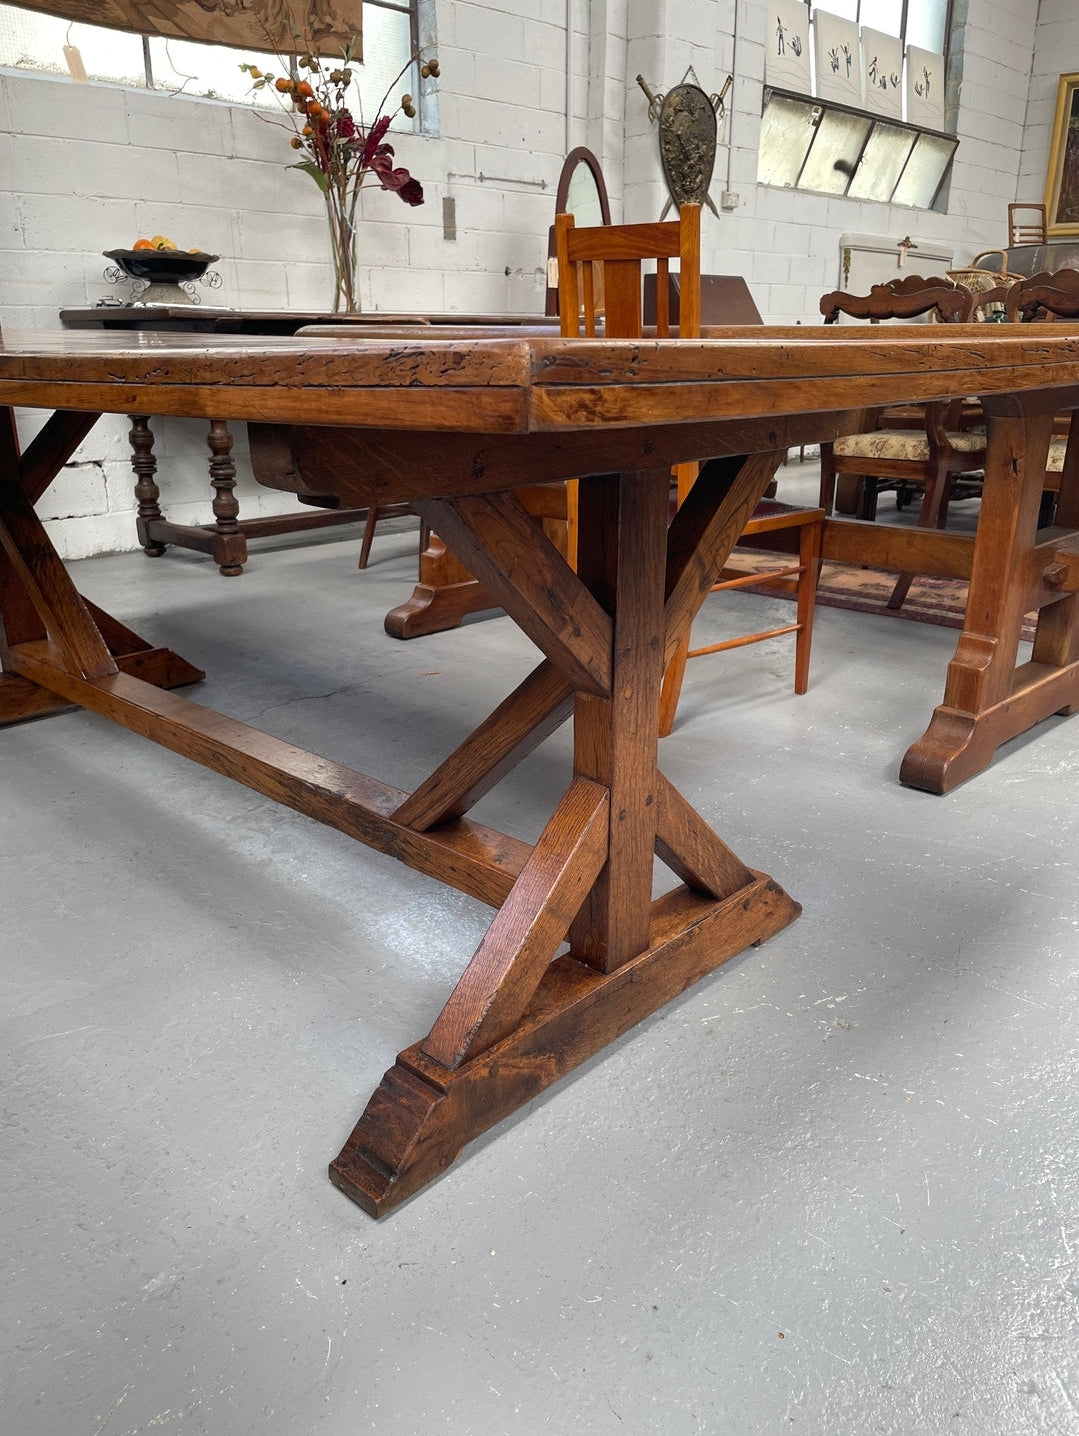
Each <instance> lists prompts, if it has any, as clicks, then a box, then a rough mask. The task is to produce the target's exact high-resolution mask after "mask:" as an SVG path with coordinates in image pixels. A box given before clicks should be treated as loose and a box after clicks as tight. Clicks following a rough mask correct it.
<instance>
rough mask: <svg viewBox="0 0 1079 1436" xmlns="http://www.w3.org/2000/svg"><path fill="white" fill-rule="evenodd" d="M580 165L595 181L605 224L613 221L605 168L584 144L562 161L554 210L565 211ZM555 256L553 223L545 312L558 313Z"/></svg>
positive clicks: (547, 313) (548, 313) (550, 238)
mask: <svg viewBox="0 0 1079 1436" xmlns="http://www.w3.org/2000/svg"><path fill="white" fill-rule="evenodd" d="M578 165H584V166H585V168H586V169H587V170H588V171H589V173H590V174H591V176H592V179H593V180H594V181H595V185H596V193H597V194H598V195H599V212H600V215H601V216H602V223H603V224H610V222H611V204H610V201H609V199H608V198H607V186H606V184H605V183H604V179H603V170H602V169H601V168H600V163H599V160H598V159H597V158H596V156H595V155H594V154H593V153H592V151H591V150H589V149H586V148H585V147H584V145H578V146H577V148H576V149H574V150H570V152H569V154H568V155H567V156H566V158H565V160H564V161H563V163H562V172H561V174H560V175H559V176H558V189H557V190H556V192H555V202H554V212H555V214H562V213H564V212H565V208H566V205H567V203H568V202H569V187H570V181H571V180H572V178H573V175H574V172H575V170H576V169H577V166H578ZM554 257H555V242H554V225H553V224H552V225H551V228H550V230H549V231H548V236H547V302H546V305H545V307H544V310H543V312H544V314H546V315H552V314H557V313H558V284H557V282H556V283H555V284H554V285H553V286H552V284H551V276H552V273H553V269H552V261H553V260H554Z"/></svg>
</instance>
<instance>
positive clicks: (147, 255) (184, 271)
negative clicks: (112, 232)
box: [103, 249, 221, 284]
mask: <svg viewBox="0 0 1079 1436" xmlns="http://www.w3.org/2000/svg"><path fill="white" fill-rule="evenodd" d="M103 253H104V255H105V258H106V259H115V261H116V263H117V264H118V265H119V266H120V268H121V269H122V270H123V271H124V273H125V274H129V275H130V276H131V278H132V279H149V280H151V281H156V282H157V283H158V284H186V283H187V282H188V281H189V280H192V279H201V278H202V276H203V275H204V274H205V273H206V271H207V269H208V268H209V267H210V265H211V264H213V262H214V260H215V259H220V257H221V256H220V255H217V254H187V253H185V251H183V250H180V249H106V250H104V251H103Z"/></svg>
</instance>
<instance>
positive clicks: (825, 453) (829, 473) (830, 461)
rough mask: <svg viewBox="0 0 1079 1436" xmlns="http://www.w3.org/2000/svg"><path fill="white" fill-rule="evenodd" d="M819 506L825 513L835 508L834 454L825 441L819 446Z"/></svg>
mask: <svg viewBox="0 0 1079 1436" xmlns="http://www.w3.org/2000/svg"><path fill="white" fill-rule="evenodd" d="M820 506H821V508H822V509H823V510H824V512H825V513H826V514H830V513H831V512H832V510H833V509H834V508H835V454H834V453H833V452H832V446H831V444H827V443H825V444H821V446H820Z"/></svg>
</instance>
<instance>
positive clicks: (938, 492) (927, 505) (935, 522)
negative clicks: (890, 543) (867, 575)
mask: <svg viewBox="0 0 1079 1436" xmlns="http://www.w3.org/2000/svg"><path fill="white" fill-rule="evenodd" d="M951 492H952V475H951V474H949V473H948V471H947V470H946V469H945V468H944V467H943V465H942V466H941V467H940V468H939V469H938V470H937V472H936V474H935V475H933V476H932V477H931V478H929V479H927V480H926V485H925V495H924V497H923V498H922V511H921V513H920V514H919V515H918V525H917V526H918V528H920V529H931V528H936V529H942V528H943V527H944V520H945V519H946V518H947V515H948V500H949V498H950V497H951ZM915 577H916V575H915V574H913V573H901V574H900V575H899V577H898V578H897V579H896V582H895V587H894V588H893V589H892V592H891V596H890V597H889V599H888V605H887V606H888V607H889V608H891V609H893V610H894V609H897V608H902V607H903V604H904V603H905V602H906V598H907V594H908V593H909V592H910V586H911V584H912V583H913V582H914V579H915Z"/></svg>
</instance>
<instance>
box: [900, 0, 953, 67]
mask: <svg viewBox="0 0 1079 1436" xmlns="http://www.w3.org/2000/svg"><path fill="white" fill-rule="evenodd" d="M947 15H948V0H910V4H909V5H908V6H907V37H906V38H907V44H908V45H918V46H919V47H920V48H921V49H923V50H932V51H933V53H934V55H943V53H944V22H945V20H946V19H947Z"/></svg>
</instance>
